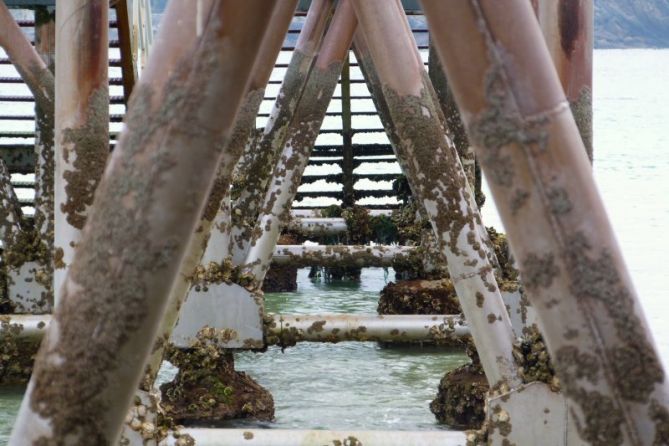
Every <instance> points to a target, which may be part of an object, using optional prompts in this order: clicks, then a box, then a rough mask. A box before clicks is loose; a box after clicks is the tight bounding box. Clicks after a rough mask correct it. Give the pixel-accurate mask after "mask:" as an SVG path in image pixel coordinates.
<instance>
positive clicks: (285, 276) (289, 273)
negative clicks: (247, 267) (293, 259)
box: [262, 232, 301, 293]
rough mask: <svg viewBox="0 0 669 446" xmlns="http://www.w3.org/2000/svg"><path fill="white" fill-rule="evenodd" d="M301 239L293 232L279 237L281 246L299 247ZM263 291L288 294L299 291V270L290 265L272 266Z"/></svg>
mask: <svg viewBox="0 0 669 446" xmlns="http://www.w3.org/2000/svg"><path fill="white" fill-rule="evenodd" d="M300 243H301V242H300V239H299V237H298V236H297V235H296V234H294V233H293V232H284V233H283V234H281V236H280V237H279V242H278V244H279V245H298V244H300ZM262 290H263V292H265V293H286V292H290V291H295V290H297V268H296V267H294V266H290V265H283V266H282V265H276V264H271V265H270V268H269V270H267V274H266V275H265V279H264V280H263V284H262Z"/></svg>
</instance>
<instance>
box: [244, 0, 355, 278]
mask: <svg viewBox="0 0 669 446" xmlns="http://www.w3.org/2000/svg"><path fill="white" fill-rule="evenodd" d="M356 26H357V20H356V18H355V13H354V12H353V7H352V6H351V3H350V1H349V0H342V1H340V2H339V3H338V4H337V9H336V10H335V14H334V17H333V18H332V23H331V24H330V27H329V28H328V31H327V33H326V35H325V37H324V39H323V44H322V46H321V49H320V52H319V54H318V58H317V59H316V62H315V63H314V67H313V68H312V70H311V73H309V79H308V81H307V83H306V85H305V86H304V91H303V93H302V98H301V99H300V101H299V105H298V107H297V109H296V110H295V115H294V116H293V120H292V122H291V123H290V125H289V126H288V129H287V132H286V138H285V141H286V142H285V145H284V148H283V152H282V153H281V157H280V159H279V162H278V163H277V164H276V166H275V168H274V172H273V174H272V179H271V181H270V182H269V189H268V190H267V195H266V196H265V202H264V204H263V210H262V212H261V213H260V216H259V217H258V222H257V224H256V227H257V228H259V229H260V231H258V233H257V234H254V237H253V239H252V241H251V245H250V248H249V252H248V254H247V256H246V261H245V266H244V271H245V272H246V273H248V274H250V275H251V277H252V279H253V286H254V287H256V288H259V287H260V286H261V285H262V282H263V279H264V278H265V273H267V270H268V269H269V266H270V263H271V261H272V253H273V251H274V246H276V242H277V240H278V239H279V235H280V233H281V229H282V228H284V227H285V226H286V225H287V224H288V221H289V219H290V207H291V204H292V202H293V199H294V198H295V194H296V193H297V188H298V187H299V186H300V181H301V179H302V174H303V173H304V169H305V168H306V166H307V163H308V162H309V154H310V153H311V149H312V148H313V145H314V142H315V141H316V138H317V137H318V133H319V131H320V128H321V124H322V123H323V119H324V118H325V113H326V111H327V108H328V104H329V103H330V99H331V98H332V94H333V93H334V90H335V88H336V87H337V81H338V79H339V75H340V73H341V68H342V65H343V64H344V59H345V58H346V57H347V56H348V51H349V48H350V46H351V42H352V41H353V33H354V32H355V28H356Z"/></svg>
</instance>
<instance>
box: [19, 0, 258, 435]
mask: <svg viewBox="0 0 669 446" xmlns="http://www.w3.org/2000/svg"><path fill="white" fill-rule="evenodd" d="M59 5H60V3H59ZM191 6H192V5H190V4H189V3H187V2H170V4H169V6H168V9H167V12H166V15H165V16H164V18H163V20H164V22H163V26H162V27H161V31H160V33H159V36H158V38H157V43H156V45H155V47H154V50H153V52H152V54H151V60H150V63H149V65H148V66H147V69H146V70H145V72H144V74H143V76H142V77H141V79H140V81H139V83H138V84H137V85H136V86H135V91H134V93H133V98H132V101H131V105H130V107H129V112H128V115H127V117H126V120H125V125H126V127H125V130H124V132H123V133H122V135H121V138H120V140H119V142H118V145H117V147H116V150H115V151H114V153H113V155H112V158H111V160H110V162H109V164H108V166H107V169H106V171H105V175H104V176H103V178H102V181H101V183H100V186H99V188H98V190H97V192H96V195H95V203H94V205H93V207H92V212H91V213H90V215H89V218H88V224H87V225H86V227H85V229H84V231H83V236H82V239H81V242H80V244H79V248H78V250H77V253H76V256H75V258H74V261H73V263H72V265H71V267H70V269H69V271H68V275H67V277H66V280H65V282H64V286H63V290H62V300H61V302H60V304H59V305H58V306H57V307H56V310H55V315H54V318H53V320H52V323H51V325H50V327H49V329H48V332H47V334H46V337H45V338H44V340H43V342H42V346H41V348H40V351H39V353H38V355H37V358H36V360H35V366H34V370H33V375H32V378H31V381H30V384H29V385H28V389H27V392H26V395H25V397H24V399H23V402H22V404H21V409H20V411H19V415H18V419H17V421H16V423H15V425H14V430H13V432H12V437H11V440H10V444H12V445H23V444H33V443H34V442H43V443H54V444H84V443H87V444H115V443H116V442H117V441H118V436H119V434H120V429H121V426H122V423H123V419H124V418H125V417H126V415H127V411H128V408H129V406H130V401H131V399H132V396H133V394H134V392H135V390H136V389H137V385H138V384H139V381H140V378H141V375H142V372H143V368H144V364H145V362H146V358H147V357H148V354H149V351H150V349H151V347H152V345H153V341H154V338H155V335H156V332H157V330H158V327H159V324H160V321H161V318H162V315H163V311H164V308H165V305H166V303H167V298H168V295H169V292H170V289H171V287H172V285H173V283H174V279H175V277H176V275H177V274H178V271H179V266H180V263H181V260H182V257H183V255H184V253H185V250H186V248H187V245H188V241H189V239H190V237H191V235H192V233H193V231H194V229H195V226H196V224H197V222H198V220H199V217H200V214H201V212H202V208H203V206H204V201H205V199H206V197H207V194H208V190H209V188H210V186H211V183H212V181H213V178H214V175H215V171H216V167H217V166H218V161H219V159H220V158H221V151H222V149H223V145H222V144H221V141H225V135H226V134H229V132H230V130H231V128H232V126H233V124H234V119H235V115H236V111H237V108H238V107H239V104H240V102H241V99H242V97H243V94H244V92H245V91H246V86H247V84H248V80H249V77H250V73H251V70H252V67H253V62H254V61H255V57H256V54H257V51H258V48H259V46H260V42H261V39H262V35H263V30H264V29H265V27H266V26H267V23H268V22H269V18H270V15H271V8H267V4H266V2H265V1H264V0H254V1H251V0H248V1H245V2H234V1H217V2H216V3H215V7H214V9H213V11H212V12H211V14H210V15H209V17H208V20H207V21H206V23H205V26H204V28H203V33H202V35H201V37H200V38H199V39H198V40H197V41H193V39H182V38H181V37H182V35H181V32H180V31H181V30H182V29H186V35H188V29H189V28H190V26H192V22H191V23H189V22H188V20H185V19H184V18H185V17H188V16H189V14H187V13H184V11H185V8H190V7H191ZM69 17H70V20H72V17H71V16H69ZM184 147H188V148H189V150H187V151H184V150H183V148H184ZM101 284H103V285H104V286H100V285H101ZM114 284H117V285H114ZM72 389H77V391H76V392H72Z"/></svg>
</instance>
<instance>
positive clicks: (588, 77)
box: [532, 0, 594, 163]
mask: <svg viewBox="0 0 669 446" xmlns="http://www.w3.org/2000/svg"><path fill="white" fill-rule="evenodd" d="M593 3H594V2H593V0H558V1H555V0H533V1H532V5H533V6H534V12H535V14H536V16H537V19H538V20H539V25H540V26H541V31H542V32H543V35H544V39H545V40H546V46H547V47H548V52H549V53H550V55H551V59H552V60H553V65H555V69H556V70H557V74H558V77H559V78H560V84H562V89H563V90H564V93H565V96H566V97H567V100H568V101H569V107H570V108H571V114H572V115H573V116H574V121H575V122H576V126H577V127H578V131H579V133H580V134H581V139H583V145H584V146H585V150H586V152H587V154H588V158H589V159H590V163H592V160H593V148H592V52H593V44H594V5H593Z"/></svg>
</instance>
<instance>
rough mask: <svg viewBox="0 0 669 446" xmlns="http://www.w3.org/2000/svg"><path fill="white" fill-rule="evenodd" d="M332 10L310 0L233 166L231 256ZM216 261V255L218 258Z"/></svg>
mask: <svg viewBox="0 0 669 446" xmlns="http://www.w3.org/2000/svg"><path fill="white" fill-rule="evenodd" d="M333 10H334V1H333V0H314V1H313V2H312V3H311V5H310V6H309V11H308V13H307V17H306V20H305V22H304V25H303V27H302V30H301V31H300V35H299V37H298V39H297V42H296V44H295V50H294V51H293V54H292V56H291V59H290V62H289V64H288V69H287V70H286V74H285V75H284V78H283V82H282V83H281V87H280V89H279V93H278V95H277V99H276V101H275V103H274V105H273V107H272V111H271V112H270V117H269V120H268V122H267V124H266V125H265V128H264V130H263V132H262V134H261V135H259V136H258V139H257V141H251V142H250V144H249V146H248V150H247V151H246V152H245V154H244V156H243V157H242V159H241V161H240V164H239V166H238V167H237V176H238V178H237V180H236V183H238V184H240V185H243V186H242V187H239V188H240V191H239V197H237V198H236V199H235V200H234V202H233V203H232V208H233V210H234V214H233V215H234V217H233V218H232V222H230V223H232V224H233V227H232V228H230V227H229V224H228V227H227V228H226V231H225V237H227V238H228V239H230V238H231V240H229V241H228V242H227V243H230V244H231V247H230V248H229V249H228V251H229V252H231V253H233V254H234V256H233V260H234V261H236V262H237V261H238V262H240V263H241V262H242V261H243V259H244V257H245V256H246V251H247V249H248V246H247V245H248V241H249V240H250V238H251V229H252V228H253V225H254V224H255V222H256V219H257V217H258V212H260V208H261V207H262V203H263V199H264V198H265V192H266V191H267V186H268V184H269V181H270V179H271V176H272V169H273V168H274V166H275V165H276V163H277V162H278V161H279V157H280V155H281V151H282V150H283V148H284V144H285V142H286V134H287V132H288V127H289V126H290V123H291V121H292V119H293V116H294V114H295V111H296V109H297V106H298V104H299V102H300V98H301V97H302V92H303V91H304V88H305V85H306V83H307V80H308V78H309V73H310V72H311V70H312V67H313V64H314V62H315V60H316V57H317V55H318V51H319V49H320V48H321V43H322V40H323V35H324V33H325V29H326V28H327V26H328V24H329V23H330V19H331V16H332V12H333ZM218 261H220V258H219V260H218Z"/></svg>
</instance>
